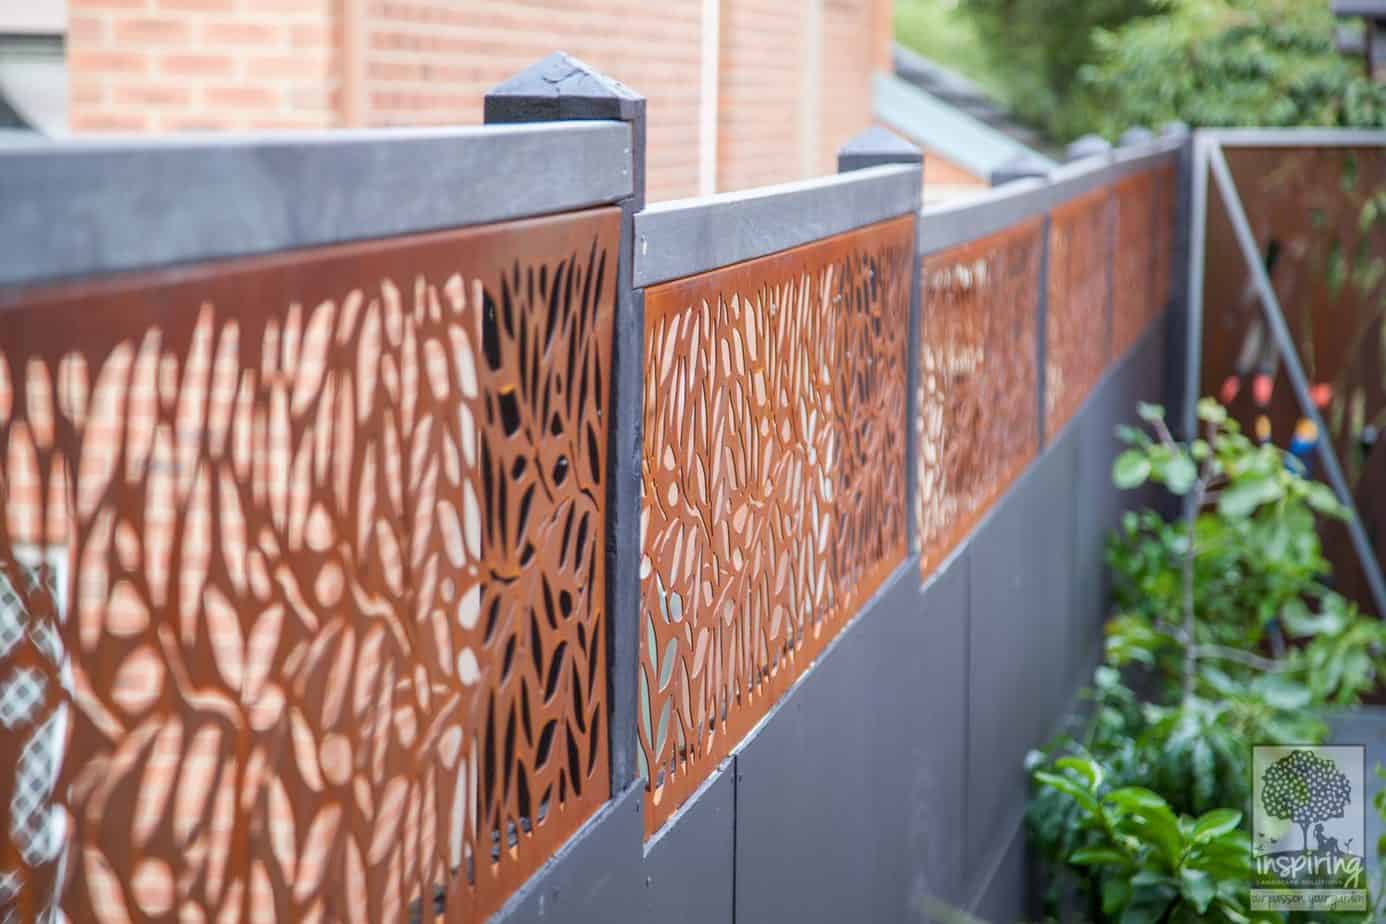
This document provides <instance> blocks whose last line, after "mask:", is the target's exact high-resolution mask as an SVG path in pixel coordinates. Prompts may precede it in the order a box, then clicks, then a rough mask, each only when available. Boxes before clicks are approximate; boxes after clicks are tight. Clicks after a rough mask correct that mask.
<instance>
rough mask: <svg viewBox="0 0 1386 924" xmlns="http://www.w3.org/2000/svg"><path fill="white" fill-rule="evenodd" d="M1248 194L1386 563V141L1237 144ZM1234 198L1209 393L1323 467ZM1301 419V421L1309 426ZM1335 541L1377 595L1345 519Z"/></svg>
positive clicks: (1335, 559) (1208, 348) (1335, 556)
mask: <svg viewBox="0 0 1386 924" xmlns="http://www.w3.org/2000/svg"><path fill="white" fill-rule="evenodd" d="M1224 154H1225V155H1226V157H1227V162H1228V166H1229V167H1230V168H1231V171H1232V175H1233V178H1234V179H1235V180H1236V184H1237V188H1238V192H1239V193H1240V196H1241V199H1242V205H1243V207H1244V208H1245V210H1246V214H1247V218H1248V220H1249V221H1250V223H1251V229H1252V233H1253V234H1254V235H1255V238H1256V241H1257V245H1258V247H1259V249H1260V252H1261V255H1262V259H1263V260H1264V262H1265V265H1266V268H1267V270H1268V272H1269V275H1270V279H1271V284H1272V285H1273V286H1274V287H1275V292H1276V296H1277V298H1278V299H1279V301H1280V305H1281V308H1282V310H1283V311H1284V313H1285V321H1286V323H1287V324H1288V325H1289V328H1290V332H1291V334H1292V336H1293V337H1294V339H1295V341H1296V345H1297V347H1298V353H1299V360H1300V362H1301V364H1302V365H1303V367H1304V372H1305V375H1306V376H1307V377H1308V379H1309V384H1310V391H1311V392H1312V393H1313V396H1314V398H1315V401H1316V403H1318V404H1319V409H1320V412H1321V413H1322V416H1323V419H1324V422H1325V423H1326V424H1327V426H1328V428H1329V430H1330V434H1329V436H1330V438H1331V439H1332V440H1333V445H1334V448H1335V449H1336V450H1337V453H1338V458H1339V461H1340V462H1341V464H1342V467H1343V471H1344V474H1345V475H1346V476H1347V479H1348V482H1349V484H1350V485H1352V487H1353V492H1354V495H1355V497H1356V501H1357V505H1358V510H1359V512H1360V513H1361V515H1362V519H1363V521H1364V526H1365V527H1366V530H1367V533H1368V535H1369V536H1374V537H1376V538H1375V540H1374V541H1375V543H1376V545H1377V557H1378V561H1380V562H1381V564H1382V566H1383V567H1386V549H1384V548H1383V543H1382V539H1381V537H1382V536H1386V450H1383V445H1386V444H1383V443H1382V442H1381V441H1379V440H1378V441H1376V442H1375V444H1374V445H1372V440H1371V434H1372V432H1373V431H1372V430H1369V429H1368V428H1375V432H1378V433H1379V432H1380V431H1381V429H1382V428H1383V427H1386V324H1383V321H1384V320H1386V219H1383V217H1382V216H1383V212H1382V210H1381V205H1380V203H1381V198H1380V194H1381V190H1382V189H1384V188H1386V149H1382V148H1342V147H1332V148H1329V147H1323V148H1242V147H1236V148H1225V149H1224ZM1250 278H1251V277H1250V274H1249V273H1248V272H1247V268H1246V263H1245V261H1244V260H1243V258H1242V253H1241V251H1240V249H1239V247H1238V246H1237V242H1236V239H1235V237H1234V235H1233V231H1232V224H1231V222H1230V220H1229V219H1228V217H1227V212H1226V210H1225V208H1224V207H1223V204H1222V200H1221V199H1220V198H1219V197H1218V196H1216V195H1210V196H1209V199H1208V228H1207V250H1206V257H1205V261H1204V299H1203V306H1204V307H1203V359H1202V362H1203V367H1202V370H1201V380H1202V385H1201V391H1200V394H1204V395H1214V396H1217V397H1218V398H1219V399H1220V400H1221V401H1223V403H1225V404H1227V405H1228V407H1229V408H1230V409H1231V411H1232V413H1233V414H1234V416H1236V417H1237V418H1238V419H1239V420H1240V421H1241V423H1242V425H1243V426H1244V427H1245V428H1246V430H1247V432H1249V433H1252V434H1254V435H1256V436H1257V437H1260V438H1269V439H1270V440H1272V441H1274V442H1275V443H1277V444H1278V445H1280V446H1282V447H1287V448H1292V449H1293V450H1294V452H1295V454H1296V455H1298V456H1300V457H1301V458H1302V459H1303V460H1304V461H1305V463H1306V464H1307V465H1308V467H1309V470H1310V471H1311V472H1313V473H1315V474H1318V473H1320V472H1321V467H1320V465H1319V461H1318V458H1317V456H1316V455H1315V453H1314V445H1315V441H1316V440H1317V439H1318V438H1319V434H1315V433H1313V432H1312V431H1311V429H1310V428H1309V427H1308V426H1307V421H1302V420H1301V418H1302V413H1301V409H1300V407H1299V404H1298V402H1297V400H1296V398H1295V394H1294V391H1293V389H1292V388H1291V385H1290V382H1289V379H1288V377H1287V376H1286V375H1285V372H1284V367H1283V364H1282V363H1281V362H1280V361H1279V357H1278V354H1277V352H1276V349H1275V345H1274V343H1273V340H1272V338H1271V337H1270V334H1269V331H1268V329H1267V328H1266V325H1265V322H1264V320H1263V315H1262V307H1261V304H1260V301H1259V300H1258V299H1257V298H1256V296H1255V293H1254V291H1253V289H1252V287H1251V284H1250ZM1297 431H1298V433H1297ZM1324 540H1325V552H1326V553H1327V555H1328V557H1329V559H1330V561H1331V563H1332V565H1333V573H1334V579H1335V581H1336V583H1337V586H1338V587H1339V589H1341V590H1343V591H1344V592H1345V593H1346V594H1348V595H1349V596H1351V597H1353V598H1354V599H1356V600H1357V601H1358V602H1359V603H1360V604H1361V605H1362V606H1364V607H1367V608H1369V609H1370V608H1372V602H1371V596H1370V594H1369V593H1368V592H1367V588H1366V585H1365V578H1364V576H1363V575H1362V573H1361V571H1360V566H1359V564H1358V562H1357V558H1356V555H1355V553H1354V551H1353V549H1352V547H1351V543H1350V542H1349V540H1348V536H1347V531H1346V530H1345V529H1343V528H1341V526H1339V525H1337V524H1325V527H1324Z"/></svg>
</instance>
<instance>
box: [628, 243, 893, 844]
mask: <svg viewBox="0 0 1386 924" xmlns="http://www.w3.org/2000/svg"><path fill="white" fill-rule="evenodd" d="M913 259H914V219H913V218H912V217H909V216H906V217H903V218H899V219H894V220H891V221H888V222H882V223H880V224H876V225H872V226H870V227H867V228H863V229H861V230H858V231H853V232H850V233H847V234H842V235H838V236H836V237H832V238H828V239H825V240H822V241H818V242H815V243H813V244H809V245H806V246H804V247H799V248H795V249H794V250H790V251H785V252H784V253H781V254H776V255H773V256H769V257H764V258H761V259H757V260H752V261H749V262H746V263H741V264H737V265H735V266H732V267H728V268H726V269H722V270H717V271H714V272H710V273H705V274H702V275H699V276H693V277H690V278H687V279H682V280H679V281H676V282H672V283H668V284H665V285H660V286H655V287H652V288H650V289H648V290H647V291H646V293H645V312H646V328H645V451H644V510H643V521H642V534H643V546H644V558H643V559H642V562H641V577H642V601H643V605H642V612H641V629H640V631H641V658H640V671H639V704H638V707H637V709H638V715H639V718H638V723H639V726H640V728H639V735H640V745H641V754H640V759H641V770H642V773H643V774H644V775H645V778H646V780H647V786H648V789H647V793H648V795H647V799H646V810H645V827H646V831H647V833H653V832H654V831H655V830H656V829H658V828H659V826H660V825H661V824H663V823H664V821H665V820H667V819H668V818H669V816H670V815H671V814H672V813H673V812H674V810H675V809H676V808H677V807H678V806H679V805H680V804H682V803H683V802H684V801H685V800H686V799H687V798H688V796H689V795H691V794H692V793H693V791H694V790H695V789H696V788H697V787H698V786H699V785H700V784H701V783H702V781H703V780H704V779H706V777H707V775H708V773H709V772H710V771H711V770H712V769H713V768H714V767H715V766H716V765H717V763H718V762H719V761H721V760H722V759H723V758H724V757H725V756H726V755H727V754H728V753H729V752H730V750H731V748H732V746H734V745H735V744H736V742H737V741H739V740H740V739H741V738H742V737H744V736H745V734H746V733H747V732H748V731H750V730H751V728H752V727H753V726H754V725H755V724H756V722H757V721H759V720H760V719H761V718H762V717H763V716H764V715H765V714H766V712H767V711H768V710H769V708H770V707H771V706H772V705H773V704H774V703H775V702H776V700H777V699H778V698H779V697H780V695H781V694H782V693H783V692H784V691H785V690H786V689H788V687H789V686H790V684H791V683H793V681H794V679H795V678H796V677H797V676H799V674H800V673H802V671H803V670H804V669H805V667H807V665H808V664H810V663H811V662H812V661H813V659H814V657H815V656H817V654H818V653H819V652H820V651H821V650H822V649H823V646H824V645H825V644H826V643H827V642H828V641H829V640H830V639H832V638H833V636H834V635H836V633H837V632H838V631H839V630H840V629H841V627H842V626H843V624H844V623H845V622H846V620H847V619H849V618H850V617H851V615H852V614H853V612H855V610H856V608H857V607H858V606H859V605H860V603H861V602H862V601H863V600H864V599H865V598H866V597H867V596H868V595H869V594H870V593H871V592H872V591H873V590H875V589H876V587H877V586H879V584H880V582H881V580H882V579H883V578H884V577H885V576H886V575H887V574H888V573H889V572H890V570H891V569H892V568H894V567H895V566H896V565H898V564H899V563H900V562H901V561H902V560H903V558H904V554H905V535H906V529H905V517H906V515H907V513H906V511H905V477H904V473H905V469H904V466H905V464H906V463H905V430H904V427H905V419H904V418H905V415H904V409H905V394H906V388H907V384H906V382H907V369H906V366H907V347H908V329H909V307H910V287H911V264H912V261H913Z"/></svg>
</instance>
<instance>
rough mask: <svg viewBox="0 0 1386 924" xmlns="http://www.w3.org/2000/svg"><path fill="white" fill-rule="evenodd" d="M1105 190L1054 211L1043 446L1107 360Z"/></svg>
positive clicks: (1108, 217)
mask: <svg viewBox="0 0 1386 924" xmlns="http://www.w3.org/2000/svg"><path fill="white" fill-rule="evenodd" d="M1112 230H1113V208H1112V196H1111V189H1110V186H1102V187H1099V188H1097V189H1095V190H1093V191H1091V192H1087V193H1084V194H1083V195H1081V196H1078V197H1076V198H1074V199H1072V200H1070V201H1068V202H1065V203H1063V204H1062V205H1058V206H1056V207H1055V208H1054V210H1053V211H1052V213H1051V217H1050V226H1049V271H1048V289H1049V291H1048V300H1047V305H1046V318H1045V371H1044V387H1045V396H1044V398H1045V416H1044V429H1045V434H1044V441H1045V444H1046V445H1047V444H1048V443H1049V442H1050V441H1051V440H1052V439H1053V438H1054V437H1055V435H1056V434H1058V432H1059V431H1060V430H1062V429H1063V427H1064V424H1066V423H1068V420H1069V418H1070V417H1072V416H1073V413H1074V412H1075V411H1076V410H1077V409H1078V408H1079V407H1080V406H1081V405H1082V403H1083V401H1084V400H1085V399H1086V398H1087V396H1088V393H1089V392H1091V391H1092V387H1093V386H1094V385H1095V384H1097V380H1098V379H1099V378H1101V376H1102V373H1103V371H1105V369H1106V368H1107V363H1108V361H1109V359H1110V358H1111V355H1112V354H1111V336H1110V335H1111V331H1110V323H1109V322H1110V318H1109V308H1110V297H1111V260H1112V254H1113V241H1112Z"/></svg>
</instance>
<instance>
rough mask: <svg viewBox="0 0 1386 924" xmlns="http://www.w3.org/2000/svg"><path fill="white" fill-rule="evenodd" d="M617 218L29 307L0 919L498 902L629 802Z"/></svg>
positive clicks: (1, 589) (270, 263)
mask: <svg viewBox="0 0 1386 924" xmlns="http://www.w3.org/2000/svg"><path fill="white" fill-rule="evenodd" d="M619 229H620V212H619V210H617V209H598V210H591V211H587V212H581V213H575V214H571V215H565V216H556V217H552V218H544V219H535V220H530V221H523V222H514V223H509V224H504V225H496V226H490V227H483V228H476V229H469V230H464V231H452V232H444V233H439V234H432V235H421V236H417V237H412V238H399V239H394V240H390V241H387V242H378V243H372V244H363V245H353V246H350V247H342V248H327V249H323V250H319V251H310V252H300V253H295V254H293V255H292V257H291V258H274V259H266V260H246V261H239V262H234V263H225V264H217V265H213V266H208V267H204V268H194V269H191V270H181V271H179V272H178V273H176V274H158V273H154V274H148V275H146V276H144V277H142V278H139V279H131V278H127V279H124V280H122V281H121V283H120V284H119V285H115V284H112V285H105V284H102V283H100V282H97V283H92V284H87V285H85V286H83V287H81V288H70V289H69V288H62V287H58V288H54V289H50V290H48V291H36V292H31V293H26V295H25V297H24V299H23V300H22V301H21V302H19V303H18V304H17V305H16V306H14V307H12V308H11V309H9V310H8V311H7V314H6V326H5V329H4V334H3V338H0V345H3V349H0V445H3V446H4V447H6V451H5V452H4V453H3V455H0V466H3V467H2V468H0V500H3V501H4V505H3V506H4V511H5V513H4V516H0V701H3V704H4V706H5V708H4V709H0V719H3V720H4V721H3V722H2V723H0V800H4V802H5V804H6V807H7V810H8V813H9V817H10V819H11V821H12V825H11V827H12V830H11V831H8V832H6V833H4V834H0V917H3V916H4V911H5V910H6V909H8V908H9V907H10V906H11V905H13V906H14V907H17V908H19V909H21V920H40V919H44V920H46V919H47V918H46V917H43V915H45V914H47V913H48V912H49V911H51V910H53V909H54V908H60V909H61V911H62V913H63V914H65V915H66V918H67V919H68V920H80V921H86V920H95V921H102V922H105V921H132V922H143V921H172V920H175V919H176V920H187V921H197V920H201V921H259V920H264V921H272V920H281V921H288V920H292V921H314V920H320V921H353V922H355V921H403V920H405V919H406V918H407V917H409V916H415V917H417V916H419V915H421V914H422V915H424V916H425V917H428V916H430V915H432V914H433V909H434V908H435V902H437V901H438V900H439V899H440V897H441V900H442V902H443V903H444V905H445V910H444V912H443V915H444V917H445V918H446V919H447V920H449V921H454V922H461V921H474V920H480V919H483V918H484V917H485V916H487V915H489V914H490V913H492V912H493V911H495V910H496V909H497V908H499V907H500V905H501V904H502V903H503V902H504V900H505V899H506V898H507V897H508V896H509V895H510V894H511V893H512V892H513V891H514V890H515V889H516V888H517V887H518V886H519V885H520V884H521V883H523V882H524V881H525V879H527V878H528V876H529V875H530V874H531V873H532V872H533V871H534V870H536V869H537V868H538V867H539V866H540V865H541V864H542V863H544V862H545V861H546V860H547V859H548V858H549V857H551V856H552V855H553V853H554V852H555V850H557V848H558V847H559V846H561V845H562V843H563V842H564V841H565V840H566V839H567V838H568V837H569V836H570V835H571V834H572V833H573V832H574V831H576V830H577V828H578V827H579V826H580V825H581V824H582V822H583V821H585V820H586V819H587V818H589V817H590V816H591V814H592V813H593V812H594V811H595V810H596V809H597V808H599V807H600V806H601V805H602V804H603V803H604V802H605V801H606V800H607V799H608V798H609V796H610V781H609V776H608V767H607V761H608V756H607V754H608V744H607V739H606V734H607V730H606V727H605V721H604V717H605V715H606V688H607V680H606V664H605V641H604V640H605V636H606V619H605V612H604V604H605V573H604V567H605V548H604V545H605V538H606V524H605V498H606V486H605V484H604V479H605V474H606V431H607V427H608V426H609V421H608V419H607V414H606V404H607V402H608V398H609V388H610V374H611V369H610V343H611V332H612V323H613V316H614V313H615V300H616V254H617V242H618V236H619ZM98 317H99V318H101V319H102V320H101V323H100V324H97V325H94V324H92V323H91V322H90V319H92V318H98ZM69 600H71V601H72V602H73V606H72V607H71V610H72V614H71V618H68V616H69V614H68V609H69V606H68V601H69ZM69 728H70V734H69ZM64 744H65V745H66V747H64ZM62 794H69V795H67V796H65V797H64V796H62ZM16 805H18V806H20V808H21V809H22V812H21V813H19V814H18V815H16V813H15V806H16ZM6 839H8V840H6ZM64 869H65V870H66V872H63V870H64Z"/></svg>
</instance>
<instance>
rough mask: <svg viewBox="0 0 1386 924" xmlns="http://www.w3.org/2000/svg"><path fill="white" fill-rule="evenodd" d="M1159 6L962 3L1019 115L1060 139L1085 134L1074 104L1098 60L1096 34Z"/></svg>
mask: <svg viewBox="0 0 1386 924" xmlns="http://www.w3.org/2000/svg"><path fill="white" fill-rule="evenodd" d="M1158 2H1159V0H964V2H963V3H962V4H961V7H960V8H961V9H962V10H963V11H965V12H966V13H967V15H968V18H969V19H971V21H972V22H973V24H974V25H975V28H976V32H977V35H978V38H979V39H980V41H981V43H982V45H983V46H984V47H985V49H986V51H987V53H988V54H989V56H990V58H991V64H992V68H993V71H994V73H995V75H996V80H997V82H998V83H1000V84H1001V86H1002V87H1003V89H1004V91H1005V96H1006V99H1007V102H1008V103H1009V104H1010V106H1011V107H1012V109H1014V110H1015V112H1016V114H1017V115H1018V116H1020V117H1021V118H1022V119H1025V120H1026V121H1029V122H1032V123H1034V124H1036V125H1038V126H1040V127H1042V128H1044V129H1046V130H1047V131H1049V132H1050V134H1052V135H1054V136H1055V137H1058V138H1066V137H1072V136H1076V135H1078V134H1081V133H1082V132H1083V131H1085V130H1086V125H1085V122H1086V119H1085V118H1084V117H1083V113H1082V112H1081V110H1079V109H1077V108H1076V107H1074V106H1072V105H1070V104H1069V100H1070V99H1071V98H1072V97H1073V95H1074V92H1075V90H1076V89H1077V81H1078V77H1079V74H1080V73H1081V71H1082V69H1083V68H1084V67H1085V66H1087V65H1089V64H1092V63H1094V62H1095V61H1096V60H1097V54H1098V48H1097V46H1096V44H1095V41H1096V34H1097V30H1099V29H1115V28H1117V27H1119V26H1122V25H1123V24H1125V23H1128V22H1131V21H1132V20H1134V19H1136V18H1137V17H1141V16H1144V15H1146V14H1149V13H1151V12H1153V11H1154V10H1155V9H1156V4H1157V3H1158Z"/></svg>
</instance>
